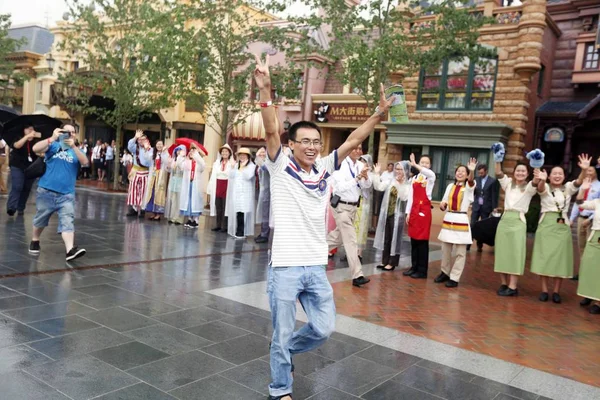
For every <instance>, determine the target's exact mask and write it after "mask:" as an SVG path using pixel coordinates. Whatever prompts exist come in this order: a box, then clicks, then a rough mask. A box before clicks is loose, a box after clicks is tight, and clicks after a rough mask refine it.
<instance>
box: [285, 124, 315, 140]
mask: <svg viewBox="0 0 600 400" xmlns="http://www.w3.org/2000/svg"><path fill="white" fill-rule="evenodd" d="M301 128H307V129H314V130H316V131H317V132H319V138H321V137H322V135H321V128H319V126H318V125H317V124H315V123H314V122H311V121H299V122H296V123H295V124H293V125H292V126H290V129H288V140H291V141H292V142H293V141H295V140H296V134H297V133H298V129H301Z"/></svg>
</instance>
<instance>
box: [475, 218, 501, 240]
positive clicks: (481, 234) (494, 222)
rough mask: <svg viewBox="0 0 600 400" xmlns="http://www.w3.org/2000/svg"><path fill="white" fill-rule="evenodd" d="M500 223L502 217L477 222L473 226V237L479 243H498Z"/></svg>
mask: <svg viewBox="0 0 600 400" xmlns="http://www.w3.org/2000/svg"><path fill="white" fill-rule="evenodd" d="M499 223H500V217H490V218H486V219H482V220H481V221H477V222H475V224H474V225H473V227H472V228H471V233H472V235H473V239H475V240H477V242H479V243H483V244H487V245H488V246H494V244H495V243H496V230H497V229H498V224H499Z"/></svg>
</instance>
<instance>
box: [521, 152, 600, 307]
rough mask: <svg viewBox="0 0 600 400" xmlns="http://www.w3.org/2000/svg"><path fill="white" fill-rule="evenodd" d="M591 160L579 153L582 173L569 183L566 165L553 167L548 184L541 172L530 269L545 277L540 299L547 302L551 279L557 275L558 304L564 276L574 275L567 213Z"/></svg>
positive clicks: (554, 300)
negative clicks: (537, 222) (540, 211)
mask: <svg viewBox="0 0 600 400" xmlns="http://www.w3.org/2000/svg"><path fill="white" fill-rule="evenodd" d="M591 160H592V158H591V157H589V156H588V155H587V154H582V155H580V156H579V167H580V168H581V173H580V174H579V177H578V178H577V180H575V181H573V182H567V183H566V184H563V183H564V181H565V176H566V174H565V170H564V169H563V167H560V166H556V167H554V168H552V170H551V171H550V182H549V184H548V183H546V180H547V179H548V173H547V172H546V171H543V170H542V171H540V174H539V178H540V182H539V184H538V193H539V194H540V199H541V205H542V214H541V217H540V222H539V224H538V228H537V231H536V233H535V242H534V245H533V255H532V257H531V272H533V273H534V274H536V275H540V276H541V278H542V293H541V294H540V297H539V300H540V301H543V302H546V301H548V278H550V277H552V278H554V290H553V293H552V301H553V302H554V303H557V304H558V303H560V302H561V298H560V294H559V291H560V287H561V285H562V281H563V279H565V278H567V279H568V278H571V277H573V238H572V234H571V223H570V222H571V221H570V220H569V218H568V216H567V212H568V210H569V205H570V204H571V197H573V196H574V195H576V194H577V192H578V191H579V187H580V186H581V184H582V183H583V179H584V178H585V173H586V169H587V168H588V167H589V166H590V161H591Z"/></svg>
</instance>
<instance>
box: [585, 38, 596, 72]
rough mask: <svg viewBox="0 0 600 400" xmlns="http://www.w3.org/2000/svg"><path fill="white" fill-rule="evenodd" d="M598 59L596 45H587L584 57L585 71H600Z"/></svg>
mask: <svg viewBox="0 0 600 400" xmlns="http://www.w3.org/2000/svg"><path fill="white" fill-rule="evenodd" d="M598 57H599V54H598V53H597V52H596V49H595V46H594V43H586V44H585V55H584V57H583V69H598Z"/></svg>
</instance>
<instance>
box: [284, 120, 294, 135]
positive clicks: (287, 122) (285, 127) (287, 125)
mask: <svg viewBox="0 0 600 400" xmlns="http://www.w3.org/2000/svg"><path fill="white" fill-rule="evenodd" d="M290 126H292V123H291V122H290V117H285V121H283V129H284V130H285V131H286V132H287V131H288V130H289V129H290Z"/></svg>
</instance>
